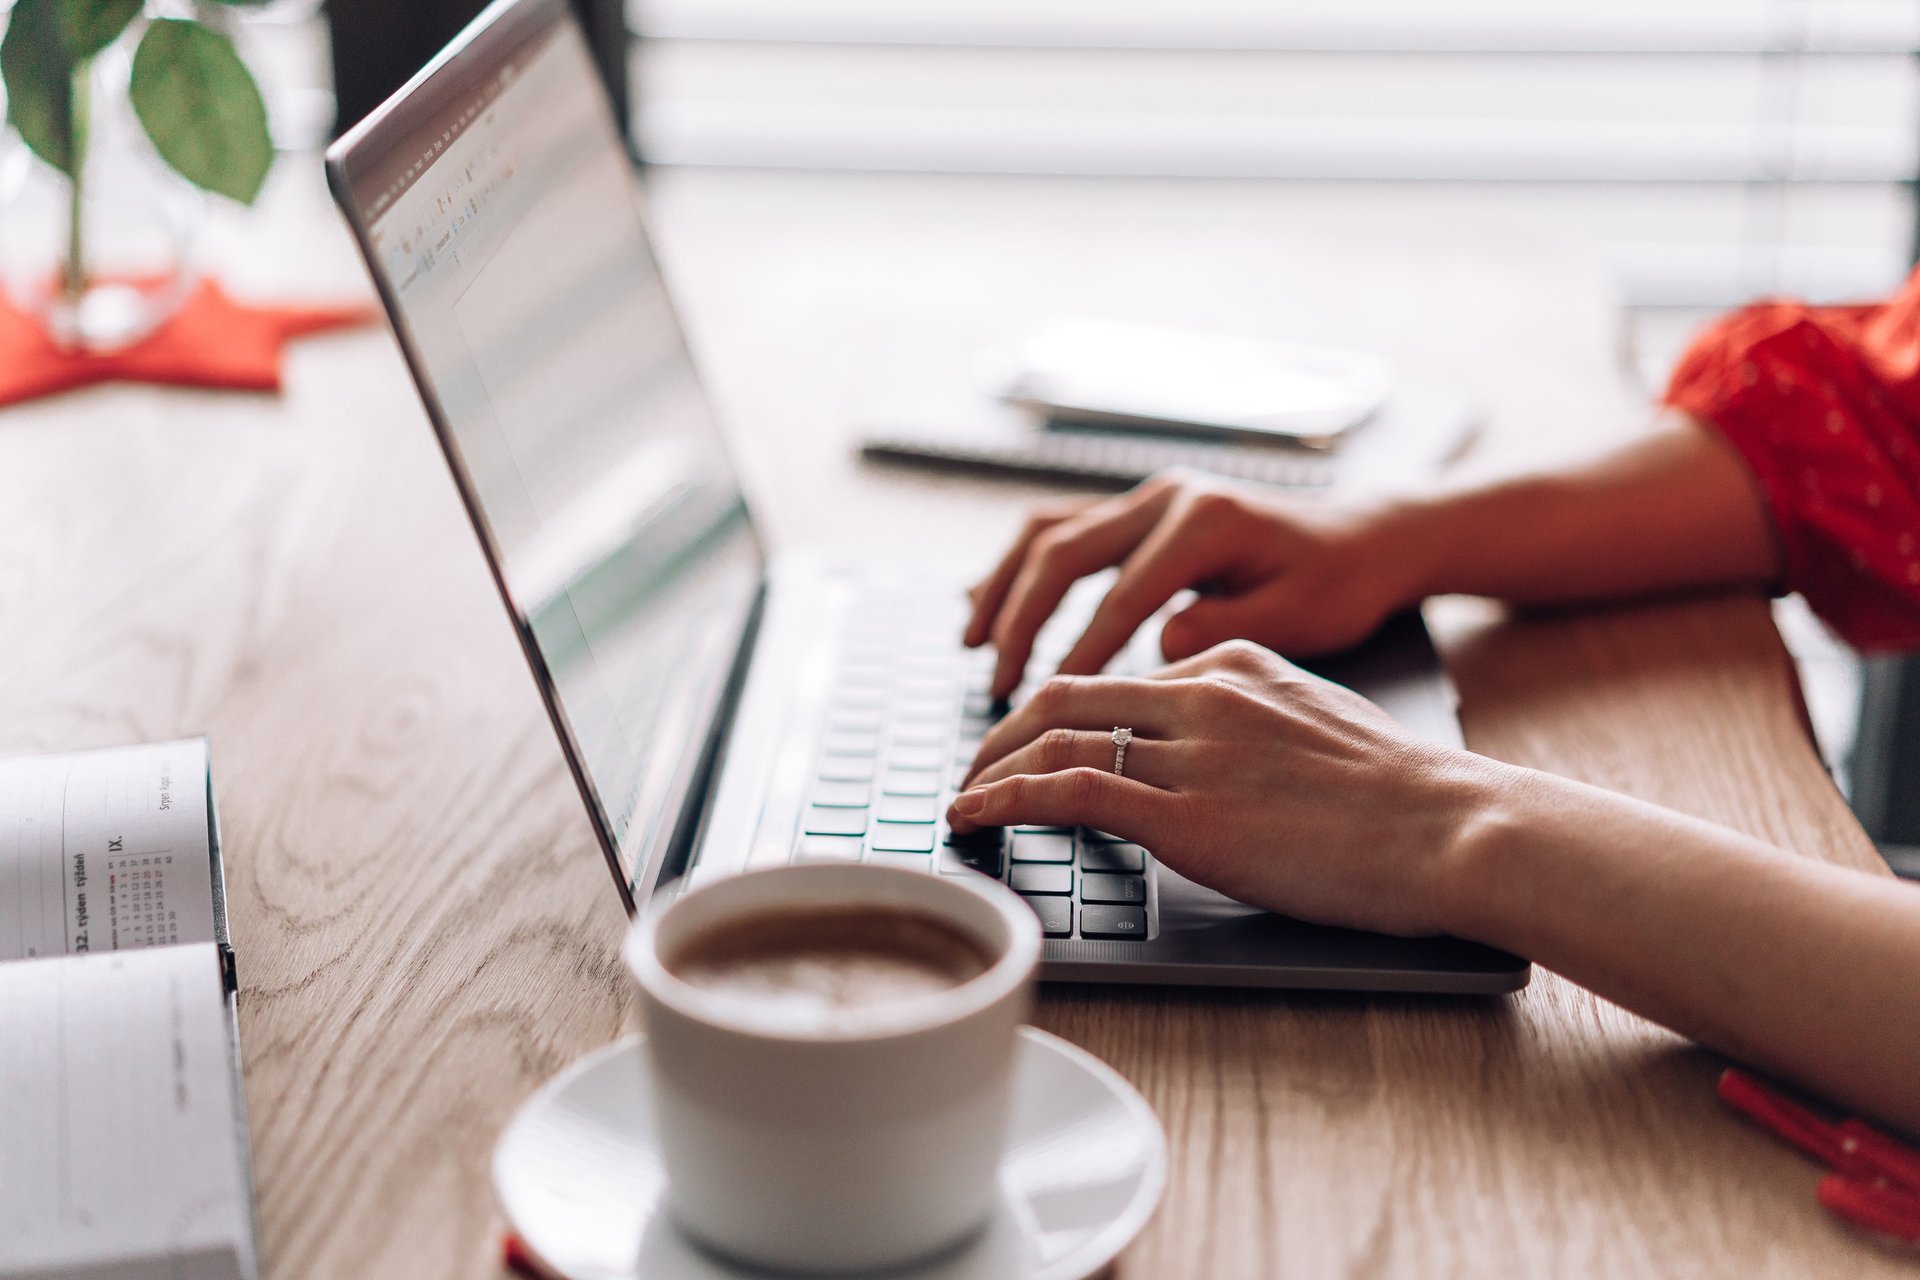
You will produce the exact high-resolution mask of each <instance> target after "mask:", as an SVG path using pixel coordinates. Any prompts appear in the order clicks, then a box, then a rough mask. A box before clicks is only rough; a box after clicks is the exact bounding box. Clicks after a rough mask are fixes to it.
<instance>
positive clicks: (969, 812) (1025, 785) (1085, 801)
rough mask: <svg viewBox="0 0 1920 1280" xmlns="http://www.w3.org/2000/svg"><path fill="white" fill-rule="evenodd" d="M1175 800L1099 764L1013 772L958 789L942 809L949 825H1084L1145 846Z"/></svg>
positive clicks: (1168, 824) (1168, 825) (1152, 842)
mask: <svg viewBox="0 0 1920 1280" xmlns="http://www.w3.org/2000/svg"><path fill="white" fill-rule="evenodd" d="M1178 803H1179V801H1178V799H1177V798H1176V797H1175V796H1174V794H1173V793H1172V792H1171V791H1162V790H1160V789H1159V788H1158V787H1150V786H1148V785H1147V784H1146V783H1144V782H1136V781H1135V780H1133V779H1132V778H1122V777H1120V776H1119V775H1117V774H1114V773H1111V772H1107V771H1103V770H1100V769H1069V770H1067V771H1066V772H1065V773H1047V774H1018V775H1015V776H1014V777H1011V778H1003V779H1001V780H1000V781H999V782H995V783H993V784H992V785H990V786H984V787H979V788H975V789H970V790H967V791H963V792H961V793H960V794H959V795H958V796H956V797H955V798H954V802H953V807H952V808H951V809H950V810H948V812H947V821H948V822H949V823H951V824H952V825H953V827H954V829H955V830H961V831H971V830H974V829H976V828H979V827H1010V826H1015V825H1018V824H1020V823H1032V824H1035V825H1046V826H1063V827H1065V826H1085V827H1095V828H1098V829H1099V830H1101V831H1110V832H1112V833H1113V834H1114V835H1117V836H1125V837H1126V838H1127V839H1129V840H1135V841H1138V842H1139V843H1141V844H1144V845H1146V846H1147V847H1148V848H1155V847H1158V846H1159V845H1161V844H1163V843H1165V841H1164V840H1163V838H1162V837H1163V835H1164V834H1165V833H1166V832H1168V831H1170V830H1172V829H1173V828H1174V827H1175V826H1176V825H1177V824H1176V822H1175V810H1176V807H1177V805H1178Z"/></svg>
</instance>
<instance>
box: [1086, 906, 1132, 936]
mask: <svg viewBox="0 0 1920 1280" xmlns="http://www.w3.org/2000/svg"><path fill="white" fill-rule="evenodd" d="M1080 936H1081V937H1083V938H1132V939H1135V940H1139V939H1143V938H1145V937H1146V936H1147V913H1146V911H1145V909H1144V908H1141V907H1107V906H1094V905H1090V904H1082V906H1081V908H1080Z"/></svg>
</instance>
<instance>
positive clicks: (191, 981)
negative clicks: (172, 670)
mask: <svg viewBox="0 0 1920 1280" xmlns="http://www.w3.org/2000/svg"><path fill="white" fill-rule="evenodd" d="M208 777H209V774H208V762H207V744H206V742H205V740H196V741H186V742H167V743H157V744H153V745H149V746H139V747H125V748H116V749H113V750H108V751H90V752H83V753H80V754H75V755H64V756H43V757H37V758H34V759H27V760H11V761H5V762H0V962H4V963H0V1277H4V1278H5V1280H13V1278H14V1277H27V1276H32V1277H35V1278H36V1280H79V1278H80V1277H85V1280H133V1277H150V1276H164V1277H167V1278H168V1280H252V1278H253V1277H255V1276H256V1275H257V1274H258V1265H257V1261H256V1259H257V1254H258V1250H257V1248H256V1233H255V1230H254V1222H253V1210H252V1197H251V1193H250V1190H249V1188H250V1178H249V1170H248V1144H247V1129H246V1113H245V1109H244V1106H243V1102H242V1097H241V1092H240V1058H239V1037H238V1027H237V1024H236V1022H235V1019H234V989H235V985H236V984H235V982H234V968H233V959H232V955H233V953H232V949H231V947H229V945H228V942H227V922H226V903H225V897H224V889H223V884H222V881H221V868H220V842H219V836H218V832H217V829H216V824H215V820H214V811H213V803H212V797H211V794H210V790H209V786H208Z"/></svg>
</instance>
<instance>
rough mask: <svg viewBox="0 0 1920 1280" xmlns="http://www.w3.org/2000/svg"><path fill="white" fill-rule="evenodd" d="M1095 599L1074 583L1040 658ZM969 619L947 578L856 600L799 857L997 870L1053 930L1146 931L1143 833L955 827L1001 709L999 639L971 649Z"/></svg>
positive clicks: (1038, 661)
mask: <svg viewBox="0 0 1920 1280" xmlns="http://www.w3.org/2000/svg"><path fill="white" fill-rule="evenodd" d="M1097 600H1098V594H1097V592H1096V591H1091V590H1083V591H1081V592H1077V593H1076V594H1075V595H1074V596H1070V597H1069V600H1068V604H1067V605H1066V606H1064V607H1063V608H1062V610H1061V611H1060V613H1059V614H1058V615H1056V618H1055V620H1054V622H1053V623H1052V624H1050V625H1049V627H1048V628H1047V630H1046V631H1044V632H1042V634H1041V637H1040V640H1039V642H1038V643H1037V644H1036V646H1035V657H1034V662H1033V664H1032V665H1033V669H1034V670H1035V671H1040V672H1047V671H1051V670H1052V669H1053V666H1054V664H1055V663H1056V662H1057V661H1058V660H1059V657H1060V656H1061V654H1063V653H1064V652H1065V649H1066V646H1067V645H1069V644H1070V643H1071V642H1072V640H1073V639H1074V638H1075V636H1077V635H1078V634H1079V629H1080V627H1081V626H1082V625H1084V622H1085V618H1086V616H1087V614H1088V613H1089V612H1090V611H1091V608H1092V606H1093V604H1094V603H1095V602H1097ZM964 621H965V614H964V611H963V609H962V608H961V605H960V603H959V602H958V601H956V600H955V599H954V598H953V596H952V594H951V593H950V592H946V591H943V592H940V593H939V594H934V593H932V592H928V591H925V590H924V589H922V590H919V591H914V590H911V589H904V590H889V591H887V592H885V593H884V594H875V595H872V596H867V597H863V598H862V599H861V600H859V601H858V602H856V604H855V606H854V608H853V611H852V613H851V615H850V617H849V622H848V627H847V631H846V633H845V635H844V637H843V641H842V644H841V647H840V650H839V660H838V666H837V668H836V670H835V673H834V677H833V683H832V688H831V692H830V693H829V696H828V702H827V708H826V713H825V717H824V721H823V723H822V725H821V731H820V736H819V742H818V748H817V750H816V753H815V756H814V761H813V774H814V777H813V780H812V782H811V785H810V789H809V792H808V795H807V805H806V808H805V810H804V812H803V814H802V817H801V831H800V835H799V837H798V839H797V841H796V843H795V846H794V849H793V859H794V861H813V860H823V861H847V862H853V861H864V862H871V863H875V864H878V865H883V866H894V867H905V868H907V869H909V870H914V871H923V872H927V873H928V874H937V875H953V876H966V875H985V876H990V877H992V878H993V879H995V880H999V881H1001V882H1002V883H1004V884H1006V885H1008V886H1009V887H1010V888H1012V889H1013V891H1014V892H1015V893H1018V894H1019V895H1020V896H1021V897H1023V898H1024V899H1026V901H1027V903H1028V905H1030V906H1031V907H1032V908H1033V910H1034V914H1036V915H1037V916H1039V918H1040V925H1041V929H1042V931H1043V932H1044V933H1045V934H1046V936H1047V937H1048V938H1090V939H1120V940H1140V939H1144V938H1147V937H1149V936H1151V934H1152V932H1153V928H1152V920H1151V914H1152V911H1153V907H1154V895H1153V893H1152V892H1151V884H1150V881H1151V877H1152V866H1153V859H1152V857H1151V855H1150V854H1148V852H1147V851H1146V850H1145V849H1142V848H1141V847H1140V846H1139V845H1137V844H1131V843H1129V842H1127V841H1125V840H1122V839H1120V838H1119V837H1117V836H1112V835H1108V834H1105V833H1103V832H1099V831H1093V830H1090V829H1087V828H1075V827H1014V828H989V829H987V830H984V831H979V832H975V833H972V834H970V835H965V836H958V835H955V834H954V833H953V832H952V831H951V830H950V829H949V828H948V826H947V824H946V821H945V814H946V811H947V806H948V805H949V804H950V803H951V802H952V800H953V797H954V794H955V792H956V790H957V789H958V787H959V786H960V784H961V782H962V781H963V780H964V778H965V775H966V771H967V766H968V765H969V764H971V763H972V761H973V757H974V753H975V752H976V751H977V750H978V749H979V747H980V739H981V737H982V736H983V735H984V734H985V733H986V732H987V730H988V729H990V728H992V727H993V724H994V722H995V721H996V720H998V719H999V718H1000V716H1001V715H1002V714H1004V711H1005V708H1004V707H996V706H994V705H993V704H992V703H991V701H990V700H989V699H988V697H987V692H986V691H987V681H988V677H989V675H990V674H991V672H992V668H993V654H992V653H991V651H968V650H965V649H962V648H961V647H960V645H959V643H958V641H957V639H956V637H957V636H958V635H959V634H960V628H961V625H962V623H963V622H964ZM1121 665H1123V664H1116V667H1119V666H1121ZM1025 692H1026V690H1025V689H1022V690H1019V691H1016V693H1015V700H1016V701H1017V700H1018V699H1019V697H1021V696H1022V695H1023V694H1024V693H1025Z"/></svg>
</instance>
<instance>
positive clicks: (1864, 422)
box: [1666, 271, 1920, 650]
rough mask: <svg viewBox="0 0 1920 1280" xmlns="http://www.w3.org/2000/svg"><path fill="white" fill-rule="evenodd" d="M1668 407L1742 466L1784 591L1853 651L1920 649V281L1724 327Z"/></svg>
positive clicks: (1761, 310) (1717, 328)
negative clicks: (1773, 547) (1752, 484)
mask: <svg viewBox="0 0 1920 1280" xmlns="http://www.w3.org/2000/svg"><path fill="white" fill-rule="evenodd" d="M1666 401H1667V403H1668V404H1671V405H1672V406H1674V407H1675V408H1677V409H1680V410H1682V411H1684V412H1686V413H1688V414H1690V415H1692V416H1693V417H1695V418H1697V419H1699V420H1700V421H1702V422H1704V423H1706V424H1708V425H1709V426H1711V427H1713V428H1714V429H1715V430H1717V431H1719V432H1720V434H1721V435H1723V436H1725V437H1726V438H1727V440H1728V441H1730V442H1731V443H1732V444H1733V446H1734V448H1735V449H1737V450H1739V452H1740V455H1741V456H1742V457H1743V458H1745V459H1746V462H1747V466H1748V467H1749V468H1750V469H1751V470H1752V471H1753V474H1754V478H1755V479H1756V480H1757V481H1758V482H1759V486H1760V489H1761V492H1762V493H1763V494H1764V495H1765V499H1766V503H1767V507H1768V510H1769V511H1770V512H1771V514H1772V516H1773V523H1774V527H1775V528H1776V529H1777V530H1778V532H1779V537H1780V548H1781V555H1782V559H1783V562H1784V563H1783V567H1784V573H1785V585H1786V586H1787V587H1788V588H1789V589H1791V590H1795V591H1798V592H1800V593H1801V594H1802V595H1804V596H1806V598H1807V602H1808V603H1809V604H1811V605H1812V606H1813V608H1814V610H1815V611H1816V612H1818V613H1819V614H1820V616H1821V617H1823V618H1825V619H1826V621H1827V622H1828V624H1829V625H1831V626H1832V627H1833V629H1834V630H1836V631H1838V632H1839V633H1840V634H1841V635H1842V636H1844V637H1846V638H1847V639H1848V640H1849V641H1851V642H1852V643H1853V644H1854V645H1855V646H1856V647H1858V648H1861V649H1869V650H1871V649H1915V648H1920V271H1916V272H1915V273H1914V274H1913V275H1912V276H1910V277H1908V279H1907V282H1906V284H1905V285H1904V286H1902V287H1901V289H1900V291H1899V292H1898V293H1897V294H1895V295H1894V296H1893V297H1892V298H1890V299H1888V300H1887V301H1885V302H1877V303H1872V304H1867V305H1861V306H1842V307H1812V306H1808V305H1806V304H1805V303H1800V302H1789V301H1769V302H1760V303H1756V304H1754V305H1753V306H1750V307H1744V308H1742V309H1741V310H1739V311H1735V312H1733V313H1732V314H1730V315H1727V316H1724V317H1722V318H1721V319H1720V320H1718V321H1716V322H1714V323H1713V324H1712V325H1710V326H1708V328H1707V329H1706V331H1705V332H1703V333H1702V334H1701V335H1700V336H1699V337H1698V338H1697V339H1695V341H1694V344H1693V346H1692V348H1691V349H1690V350H1688V352H1687V354H1686V356H1685V357H1684V358H1682V360H1681V361H1680V366H1679V368H1677V369H1676V370H1675V371H1674V374H1673V380H1672V382H1671V383H1670V384H1669V385H1668V387H1667V394H1666Z"/></svg>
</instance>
